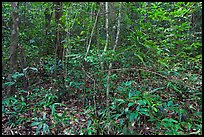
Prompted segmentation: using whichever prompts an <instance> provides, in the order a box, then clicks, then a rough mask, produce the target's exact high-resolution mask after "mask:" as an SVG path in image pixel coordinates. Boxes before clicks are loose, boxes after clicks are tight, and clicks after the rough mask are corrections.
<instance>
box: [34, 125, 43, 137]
mask: <svg viewBox="0 0 204 137" xmlns="http://www.w3.org/2000/svg"><path fill="white" fill-rule="evenodd" d="M42 126H43V125H42V123H40V125H39V126H38V128H37V129H36V133H35V134H36V135H37V134H38V133H39V131H40V129H42Z"/></svg>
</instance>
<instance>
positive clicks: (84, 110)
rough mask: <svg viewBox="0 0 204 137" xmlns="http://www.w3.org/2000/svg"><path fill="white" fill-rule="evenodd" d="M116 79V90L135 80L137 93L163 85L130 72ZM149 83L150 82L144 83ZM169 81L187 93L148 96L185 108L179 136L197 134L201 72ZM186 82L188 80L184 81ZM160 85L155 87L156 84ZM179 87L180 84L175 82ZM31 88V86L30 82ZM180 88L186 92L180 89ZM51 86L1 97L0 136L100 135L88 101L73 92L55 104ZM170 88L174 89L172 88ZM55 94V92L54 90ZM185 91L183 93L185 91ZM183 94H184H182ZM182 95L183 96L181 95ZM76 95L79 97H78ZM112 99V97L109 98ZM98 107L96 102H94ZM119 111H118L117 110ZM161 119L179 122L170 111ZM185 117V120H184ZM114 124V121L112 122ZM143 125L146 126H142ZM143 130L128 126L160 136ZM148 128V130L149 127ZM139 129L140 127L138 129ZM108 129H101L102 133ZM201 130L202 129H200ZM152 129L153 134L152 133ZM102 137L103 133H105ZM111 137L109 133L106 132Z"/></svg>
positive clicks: (152, 130) (91, 106) (169, 89)
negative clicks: (124, 83)
mask: <svg viewBox="0 0 204 137" xmlns="http://www.w3.org/2000/svg"><path fill="white" fill-rule="evenodd" d="M119 76H120V77H119V78H118V80H117V81H115V83H114V84H115V86H117V87H119V85H120V83H121V82H123V81H128V80H130V79H131V80H133V81H135V85H134V87H135V88H137V89H138V90H140V88H138V87H141V89H142V86H143V88H144V83H146V84H147V85H146V87H150V86H151V87H152V88H153V87H154V88H160V87H159V86H161V85H162V84H164V82H163V81H164V80H162V79H161V78H160V79H157V81H155V80H151V76H150V75H147V76H145V77H141V78H140V81H138V78H136V77H135V76H132V73H129V74H128V75H126V74H122V73H120V74H119ZM145 78H146V80H150V81H145ZM168 78H169V79H170V80H173V81H177V83H179V82H182V83H184V84H183V85H184V86H187V87H188V88H190V90H188V92H185V91H182V93H181V94H179V93H176V94H175V92H173V91H172V88H165V90H163V91H156V90H154V91H153V90H152V93H153V92H154V94H157V95H158V96H159V97H160V98H161V100H162V101H164V102H165V101H166V100H168V99H172V100H173V101H174V102H175V103H176V104H178V105H179V106H178V108H179V109H180V110H182V109H185V110H186V112H187V113H188V116H183V117H181V119H183V121H187V120H185V119H188V121H189V122H188V124H189V125H190V126H191V127H192V128H190V126H189V125H188V124H187V125H186V127H183V128H182V131H179V132H181V134H191V133H192V134H193V133H195V132H201V134H202V131H199V130H196V128H195V127H194V128H193V126H194V125H193V124H195V125H198V126H199V125H200V124H199V123H198V122H197V120H198V119H199V120H200V119H201V114H202V107H201V106H200V104H201V103H200V101H201V95H202V93H201V92H202V89H201V88H202V70H199V71H198V72H197V73H195V72H194V71H192V72H190V71H186V72H183V73H182V75H180V77H175V76H169V77H168ZM187 79H189V81H188V80H187ZM159 82H161V83H160V84H159V85H158V83H159ZM179 84H180V85H181V83H179ZM33 85H35V83H33ZM183 88H184V89H187V88H185V87H183ZM53 89H54V88H53V85H52V84H50V83H49V82H44V83H42V84H41V85H38V86H33V88H30V90H29V91H28V92H27V93H26V96H23V95H25V93H23V92H22V94H21V92H20V91H19V93H20V94H19V97H11V98H2V102H3V103H2V111H3V112H2V135H35V134H41V135H43V134H52V135H84V134H103V132H104V131H101V130H100V131H98V129H97V128H95V127H98V126H100V125H103V124H104V121H103V119H100V120H99V119H98V118H97V117H98V116H94V114H95V112H94V107H93V100H92V99H87V100H86V99H85V98H86V97H84V96H83V95H85V93H83V91H82V90H78V89H74V88H73V89H72V90H74V92H73V94H72V96H70V95H68V94H64V95H63V98H62V102H61V103H58V102H56V97H55V96H53V94H52V92H51V90H53ZM173 89H175V90H176V88H175V87H173ZM54 90H56V91H57V89H54ZM186 91H187V90H186ZM194 91H195V92H194ZM184 92H185V93H184ZM183 93H184V94H183ZM79 95H82V96H81V97H79ZM103 96H105V94H102V95H100V96H98V97H97V99H96V101H99V100H101V99H102V98H103ZM113 96H114V97H115V98H116V97H117V95H116V94H114V95H113ZM101 102H103V103H101V104H100V105H101V106H103V107H101V108H99V109H98V110H97V111H100V112H103V108H104V106H105V103H106V102H105V98H103V101H102V100H101ZM97 104H99V102H97ZM121 109H122V108H121ZM164 117H165V118H174V119H179V118H178V115H174V116H172V110H171V111H167V112H166V113H165V116H164ZM186 117H187V118H186ZM115 122H116V123H118V121H117V120H116V121H115ZM145 124H146V125H145ZM143 125H145V126H143V128H138V126H137V125H136V124H135V123H132V127H131V128H132V129H134V130H136V131H137V133H138V134H146V135H148V134H164V133H162V132H161V133H158V132H159V131H157V130H158V129H157V130H156V129H155V128H154V126H155V123H151V124H150V123H149V124H148V123H145V122H144V123H143ZM151 126H152V127H151ZM140 127H141V126H140ZM106 128H108V127H107V126H104V130H105V129H106ZM201 128H202V127H201ZM154 130H155V131H154ZM105 134H106V133H105ZM110 134H111V133H110ZM112 134H123V133H121V132H118V133H116V132H114V133H112Z"/></svg>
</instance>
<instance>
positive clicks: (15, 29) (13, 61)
mask: <svg viewBox="0 0 204 137" xmlns="http://www.w3.org/2000/svg"><path fill="white" fill-rule="evenodd" d="M11 7H12V22H13V24H12V30H11V31H12V32H11V44H10V74H9V77H8V78H9V80H10V81H12V78H11V76H12V74H13V73H15V72H16V71H17V54H18V35H19V26H18V25H19V24H18V23H19V17H18V2H11ZM15 91H16V89H15V85H12V86H10V88H9V90H8V95H9V96H11V95H14V94H15Z"/></svg>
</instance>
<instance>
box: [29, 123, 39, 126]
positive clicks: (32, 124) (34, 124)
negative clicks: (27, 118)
mask: <svg viewBox="0 0 204 137" xmlns="http://www.w3.org/2000/svg"><path fill="white" fill-rule="evenodd" d="M39 124H40V122H33V123H31V126H37V125H39Z"/></svg>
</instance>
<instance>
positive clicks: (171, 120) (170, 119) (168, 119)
mask: <svg viewBox="0 0 204 137" xmlns="http://www.w3.org/2000/svg"><path fill="white" fill-rule="evenodd" d="M162 121H165V122H174V123H178V121H177V120H174V119H172V118H164V119H162Z"/></svg>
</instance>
